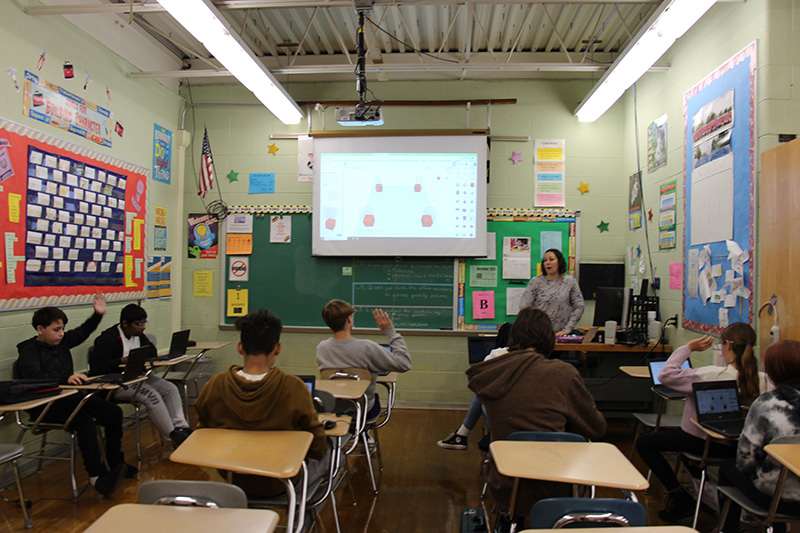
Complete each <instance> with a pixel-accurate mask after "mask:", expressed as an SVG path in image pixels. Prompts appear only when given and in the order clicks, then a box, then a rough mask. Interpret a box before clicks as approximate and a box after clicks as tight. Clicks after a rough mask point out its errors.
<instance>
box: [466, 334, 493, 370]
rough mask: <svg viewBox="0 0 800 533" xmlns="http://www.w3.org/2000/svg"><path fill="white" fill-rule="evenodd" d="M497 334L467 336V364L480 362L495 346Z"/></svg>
mask: <svg viewBox="0 0 800 533" xmlns="http://www.w3.org/2000/svg"><path fill="white" fill-rule="evenodd" d="M495 344H497V335H483V336H480V337H467V354H468V356H469V364H470V365H474V364H475V363H480V362H482V361H483V360H484V359H486V356H487V355H489V352H491V351H492V350H494V349H495V348H496V346H495Z"/></svg>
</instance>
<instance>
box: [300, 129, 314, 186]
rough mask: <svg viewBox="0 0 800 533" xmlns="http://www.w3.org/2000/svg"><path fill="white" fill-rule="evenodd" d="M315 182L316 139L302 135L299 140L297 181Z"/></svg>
mask: <svg viewBox="0 0 800 533" xmlns="http://www.w3.org/2000/svg"><path fill="white" fill-rule="evenodd" d="M313 180H314V138H313V137H309V136H308V135H300V136H299V137H298V138H297V181H313Z"/></svg>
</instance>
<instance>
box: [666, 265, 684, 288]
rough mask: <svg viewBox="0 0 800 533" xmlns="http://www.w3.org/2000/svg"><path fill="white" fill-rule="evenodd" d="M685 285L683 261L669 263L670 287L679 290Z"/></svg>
mask: <svg viewBox="0 0 800 533" xmlns="http://www.w3.org/2000/svg"><path fill="white" fill-rule="evenodd" d="M682 286H683V263H670V264H669V288H670V289H671V290H676V291H679V290H681V288H682Z"/></svg>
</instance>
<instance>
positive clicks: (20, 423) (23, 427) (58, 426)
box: [11, 360, 105, 502]
mask: <svg viewBox="0 0 800 533" xmlns="http://www.w3.org/2000/svg"><path fill="white" fill-rule="evenodd" d="M11 377H12V379H22V376H21V374H20V370H19V360H17V361H14V363H13V364H12V365H11ZM93 394H95V393H94V392H89V393H87V394H86V395H85V396H84V397H83V398H82V399H81V401H80V402H79V403H78V405H77V406H76V407H75V409H74V410H73V411H72V413H71V414H70V415H69V417H67V420H66V421H64V422H63V423H57V422H42V419H43V418H44V416H45V415H46V414H47V411H49V409H50V406H51V405H52V404H49V405H48V406H47V407H45V408H44V410H43V411H42V412H41V413H40V414H39V416H38V417H36V419H35V420H34V419H33V418H30V417H28V418H27V419H23V417H22V413H21V412H20V411H15V412H14V422H15V423H16V424H17V427H19V429H20V431H19V435H18V436H17V444H20V443H21V442H22V439H23V437H24V436H25V433H27V432H28V431H30V432H31V433H32V434H33V435H37V436H38V435H41V441H40V444H39V453H38V454H35V455H27V456H26V457H30V458H31V459H39V467H38V469H37V470H36V472H37V473H41V471H42V466H43V465H44V460H45V459H52V460H56V461H69V473H70V483H71V485H72V500H73V501H75V502H77V501H78V496H79V493H78V481H77V479H76V477H75V449H76V448H77V436H76V434H75V432H74V431H70V430H69V429H67V428H68V427H69V425H70V424H71V423H72V419H73V418H75V415H77V414H78V412H79V411H80V410H81V409H82V408H83V406H84V404H85V403H86V402H87V401H88V400H89V398H90V397H91V396H92V395H93ZM56 401H58V400H56ZM53 430H61V431H66V432H67V434H68V435H69V443H68V444H67V446H69V455H68V457H62V456H61V454H57V453H51V454H47V453H45V452H46V451H47V450H48V446H50V447H55V446H60V445H63V444H59V443H48V442H47V434H48V432H50V431H53ZM99 438H100V436H99V435H98V439H99ZM104 449H105V447H103V446H100V450H101V452H102V451H103V450H104Z"/></svg>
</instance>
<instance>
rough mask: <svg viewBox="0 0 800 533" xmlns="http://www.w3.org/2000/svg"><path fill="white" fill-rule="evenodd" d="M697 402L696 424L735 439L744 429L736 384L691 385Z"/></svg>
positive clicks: (706, 382)
mask: <svg viewBox="0 0 800 533" xmlns="http://www.w3.org/2000/svg"><path fill="white" fill-rule="evenodd" d="M692 390H693V391H694V397H695V400H696V401H697V422H698V423H699V424H700V425H701V426H703V427H704V428H706V429H710V430H711V431H716V432H717V433H721V434H722V435H725V436H728V437H733V438H737V437H738V436H739V434H740V433H741V432H742V428H744V419H745V414H744V412H743V411H742V409H741V407H740V404H739V391H738V389H737V385H736V382H735V381H733V380H731V381H700V382H698V383H692Z"/></svg>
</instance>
